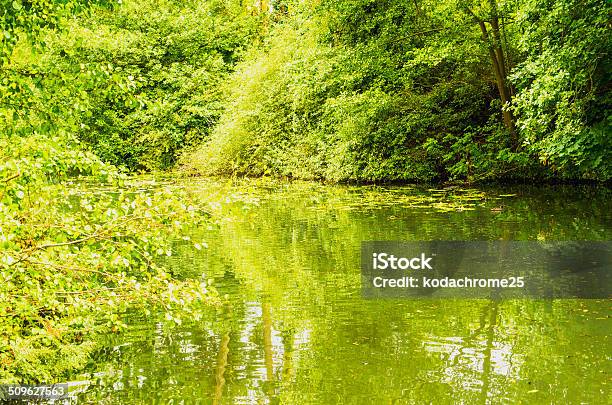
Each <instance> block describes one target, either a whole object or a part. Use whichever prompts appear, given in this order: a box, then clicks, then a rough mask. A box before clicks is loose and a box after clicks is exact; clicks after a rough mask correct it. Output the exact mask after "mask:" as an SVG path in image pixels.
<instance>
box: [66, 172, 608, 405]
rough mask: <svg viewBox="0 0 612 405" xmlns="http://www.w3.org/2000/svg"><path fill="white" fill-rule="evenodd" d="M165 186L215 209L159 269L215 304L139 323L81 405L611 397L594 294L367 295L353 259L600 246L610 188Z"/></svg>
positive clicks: (600, 310)
mask: <svg viewBox="0 0 612 405" xmlns="http://www.w3.org/2000/svg"><path fill="white" fill-rule="evenodd" d="M179 185H181V186H185V187H189V188H192V189H195V190H201V192H202V193H208V194H210V193H211V190H212V191H213V194H215V195H216V196H217V199H220V200H221V201H222V204H221V205H220V206H218V205H216V204H214V205H213V206H211V212H214V215H215V216H216V217H217V218H220V221H219V223H218V226H217V227H213V228H212V229H200V230H196V231H195V232H194V235H193V238H194V239H197V240H203V241H205V242H206V244H207V245H208V248H206V249H202V250H200V251H197V250H194V249H190V248H188V246H186V245H187V244H189V243H192V242H185V241H179V242H177V249H176V250H177V254H176V255H175V256H174V257H173V258H172V260H171V261H170V265H171V266H172V268H174V269H175V270H176V271H177V273H180V274H184V275H189V276H192V277H202V278H203V279H205V280H214V282H213V284H214V285H215V286H216V288H217V289H218V290H219V292H220V293H221V294H222V295H224V296H225V301H226V304H225V305H223V307H221V308H219V309H216V310H211V314H210V317H209V318H207V319H205V320H203V321H200V322H197V323H195V322H187V323H184V324H182V325H181V326H178V327H176V328H174V329H171V330H169V329H167V328H164V327H163V325H161V324H155V323H153V322H148V321H147V320H146V319H145V318H144V317H138V316H136V317H135V318H136V319H137V320H136V321H134V326H133V328H132V329H131V330H130V331H129V332H128V333H126V334H123V335H120V336H117V337H114V338H113V339H112V340H110V341H109V342H108V345H107V347H106V348H105V349H104V350H102V351H101V352H100V353H98V354H97V358H96V363H95V364H94V365H92V367H91V368H90V370H89V372H90V373H89V374H86V375H84V376H80V377H81V378H89V379H91V380H92V381H94V382H97V384H98V385H94V386H92V387H91V388H90V390H89V391H88V392H87V393H86V394H84V395H83V396H82V399H83V400H84V401H92V402H99V403H113V404H114V403H164V404H166V403H175V404H178V403H219V404H221V403H223V404H234V403H236V404H260V403H263V404H265V403H287V404H311V403H312V404H337V403H347V404H366V403H376V404H385V403H387V404H404V403H423V402H427V403H429V402H433V403H469V404H472V403H475V404H477V403H482V404H486V403H516V402H525V403H593V404H604V403H610V400H611V390H610V384H612V381H611V371H612V370H611V366H610V353H612V351H611V348H612V347H611V345H610V340H609V337H608V335H609V331H610V328H611V323H610V315H611V308H610V301H609V300H577V299H564V300H533V299H523V300H510V301H501V302H496V301H491V300H485V299H481V300H449V299H445V300H441V299H427V300H407V299H403V300H402V299H377V300H365V299H363V298H362V297H361V291H360V270H359V264H360V257H359V252H360V244H361V241H364V240H497V239H502V240H610V239H611V238H610V236H611V235H612V203H611V199H610V197H611V196H612V193H611V192H610V190H608V189H598V188H590V187H567V186H565V187H561V186H557V187H553V186H550V187H525V186H515V187H506V188H503V189H502V188H479V189H465V188H464V189H462V188H442V189H430V188H428V187H375V186H324V185H320V184H314V183H301V182H298V183H284V182H272V181H240V182H233V183H225V182H218V181H217V182H215V181H209V180H201V181H195V182H194V181H192V180H189V181H185V182H184V183H182V184H181V183H180V181H179ZM226 196H227V197H228V198H227V201H226V200H225V197H226ZM75 377H76V376H75Z"/></svg>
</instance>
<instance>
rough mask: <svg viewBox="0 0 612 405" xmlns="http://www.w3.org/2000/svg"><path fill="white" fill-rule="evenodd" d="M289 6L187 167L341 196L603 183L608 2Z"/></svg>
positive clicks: (237, 78)
mask: <svg viewBox="0 0 612 405" xmlns="http://www.w3.org/2000/svg"><path fill="white" fill-rule="evenodd" d="M300 4H302V5H301V6H297V5H296V6H294V7H290V16H289V17H287V18H284V19H281V20H280V21H281V23H278V24H276V26H275V27H274V28H273V29H272V31H271V33H270V35H269V36H268V37H267V41H266V43H265V45H263V46H261V47H258V48H254V49H253V50H252V51H251V52H250V53H249V56H248V57H247V58H246V60H245V61H244V62H242V63H241V64H240V65H239V68H238V70H237V72H236V73H235V74H234V76H233V80H232V81H231V82H230V83H229V85H228V87H229V96H228V101H227V109H226V111H225V112H224V114H223V115H222V116H221V119H220V123H219V125H218V126H217V127H216V128H215V130H214V131H213V134H212V137H211V139H210V140H209V141H208V142H207V143H206V144H205V145H204V146H203V147H202V148H201V149H200V150H199V151H198V152H197V153H196V154H192V155H189V157H188V159H186V164H187V165H192V166H194V167H195V168H196V169H198V170H200V171H204V172H212V173H235V174H236V173H237V174H248V175H261V174H274V175H283V176H289V177H300V178H319V179H331V180H341V181H342V180H366V181H385V180H404V181H419V180H421V181H422V180H435V179H438V180H440V179H441V180H444V179H449V178H450V179H468V180H484V179H500V178H508V177H513V178H534V177H543V176H546V177H556V178H590V179H600V180H606V179H609V178H610V170H609V167H610V166H609V164H610V163H609V162H610V150H611V148H610V115H609V109H608V108H607V107H608V105H609V97H610V96H609V93H610V88H609V87H610V86H609V77H610V66H609V60H608V59H609V58H608V53H609V52H608V51H609V49H610V39H609V37H610V35H609V28H610V27H609V15H610V14H609V13H610V5H609V3H606V2H604V1H566V0H555V1H548V2H545V4H542V3H541V2H532V1H520V2H497V1H492V0H491V1H483V2H465V1H448V2H430V1H418V2H404V1H396V0H386V1H371V0H345V1H342V0H341V1H333V0H329V1H322V2H321V3H320V4H319V3H318V2H313V3H312V4H311V5H310V6H309V5H308V4H309V3H305V4H306V5H304V3H300ZM194 160H195V162H193V161H194Z"/></svg>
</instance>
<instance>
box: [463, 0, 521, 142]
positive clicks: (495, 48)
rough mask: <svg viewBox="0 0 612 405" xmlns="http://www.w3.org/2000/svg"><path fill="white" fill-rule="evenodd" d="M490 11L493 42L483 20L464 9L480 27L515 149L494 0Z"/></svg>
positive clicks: (505, 72) (505, 73) (505, 71)
mask: <svg viewBox="0 0 612 405" xmlns="http://www.w3.org/2000/svg"><path fill="white" fill-rule="evenodd" d="M489 3H490V5H491V11H492V14H493V16H492V18H491V21H489V24H490V25H491V32H492V33H493V41H491V39H490V38H489V33H488V31H487V26H486V24H485V21H484V20H483V19H480V18H478V17H477V16H476V14H474V12H473V11H472V10H470V9H469V8H466V11H467V12H468V13H469V14H470V15H471V16H472V18H473V19H474V21H476V22H477V23H478V26H479V27H480V32H481V35H482V40H483V41H484V42H485V43H486V44H487V49H488V50H489V57H490V58H491V65H492V67H493V74H494V76H495V83H496V85H497V90H498V91H499V97H500V99H501V101H502V105H503V107H502V117H503V120H504V125H505V126H506V128H507V129H508V131H509V132H510V137H511V144H512V148H516V147H517V134H516V127H515V126H514V117H513V116H512V112H510V111H509V110H507V107H508V106H509V105H510V102H511V95H510V88H509V86H508V81H507V77H508V71H507V68H506V58H505V55H504V50H503V48H502V46H501V35H500V30H499V16H498V15H497V3H496V2H495V0H489Z"/></svg>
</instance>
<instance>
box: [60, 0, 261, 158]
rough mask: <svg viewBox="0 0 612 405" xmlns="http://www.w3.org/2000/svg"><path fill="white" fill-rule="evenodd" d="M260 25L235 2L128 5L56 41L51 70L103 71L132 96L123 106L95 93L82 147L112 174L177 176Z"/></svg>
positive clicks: (97, 13) (113, 96) (112, 96)
mask: <svg viewBox="0 0 612 405" xmlns="http://www.w3.org/2000/svg"><path fill="white" fill-rule="evenodd" d="M257 21H258V19H257V17H255V16H251V15H250V14H248V13H247V12H246V10H245V9H244V8H243V7H240V6H239V4H238V2H225V1H218V0H216V1H206V2H201V1H180V2H175V1H157V0H156V1H144V2H142V1H127V2H125V4H123V5H122V6H120V7H114V8H113V9H110V10H109V9H107V8H97V9H95V10H94V11H93V12H92V13H90V15H89V16H88V17H87V18H81V19H78V20H75V21H72V22H71V24H70V26H69V27H68V30H67V31H66V32H64V33H62V34H60V35H58V36H57V37H56V38H54V42H53V44H52V46H51V48H52V49H53V51H54V58H53V59H54V63H55V64H57V65H60V66H63V67H64V68H65V69H70V67H71V66H79V65H84V66H89V65H91V64H97V63H103V64H104V65H105V69H107V70H108V72H109V73H110V74H112V75H113V77H116V78H117V79H120V80H121V81H122V82H123V85H124V86H125V88H129V89H130V90H131V93H132V94H133V98H132V99H130V100H125V99H124V98H122V97H118V95H117V93H116V92H115V91H108V89H106V88H100V89H97V90H96V91H94V92H92V93H91V94H90V102H91V104H92V108H91V110H90V112H89V113H88V114H87V115H85V116H84V117H83V126H82V130H81V131H79V137H80V139H82V140H84V141H85V142H87V143H88V144H89V145H90V146H91V148H92V150H93V151H95V153H96V154H97V155H98V156H100V157H101V158H103V159H104V160H105V161H107V162H111V163H113V164H116V165H125V166H127V167H129V168H130V169H157V168H167V167H170V166H172V165H173V164H174V162H175V160H176V157H177V154H178V152H179V151H180V150H181V149H183V148H185V147H187V146H189V145H193V144H196V143H199V142H201V141H202V140H203V139H204V138H205V137H206V136H207V135H208V133H209V132H210V129H211V128H212V126H213V125H214V123H215V122H216V121H217V120H218V117H219V115H220V112H221V109H222V107H221V97H220V93H219V84H220V82H221V81H222V80H224V79H225V77H226V76H227V74H228V73H229V72H230V71H231V69H232V66H233V65H234V64H235V62H236V61H237V58H238V55H239V54H240V52H241V50H242V49H243V48H244V47H245V46H246V45H247V43H248V41H249V39H251V38H252V37H253V36H254V35H255V34H256V33H257Z"/></svg>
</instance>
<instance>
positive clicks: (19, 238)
mask: <svg viewBox="0 0 612 405" xmlns="http://www.w3.org/2000/svg"><path fill="white" fill-rule="evenodd" d="M85 6H86V4H85V2H52V1H45V0H42V1H32V2H23V3H22V2H20V1H18V0H16V1H12V2H7V1H3V2H2V9H1V12H2V14H0V29H1V32H2V34H3V37H2V44H1V45H2V47H1V48H0V49H1V55H2V59H1V60H0V90H1V91H0V134H1V135H0V381H2V382H3V383H6V382H20V383H25V382H36V381H44V382H53V381H57V380H58V379H59V378H61V377H62V376H63V375H66V374H67V373H69V372H71V371H73V370H74V369H75V368H80V367H83V366H84V365H85V364H87V361H88V358H89V357H88V355H89V354H90V353H91V352H92V350H94V349H95V348H96V336H98V334H100V333H102V332H105V333H109V332H111V331H118V330H120V329H122V328H124V327H125V326H126V325H125V323H124V315H125V313H126V311H128V309H130V308H141V309H145V310H147V311H148V310H150V309H153V308H159V309H160V310H161V311H158V312H157V313H158V314H161V316H162V317H164V316H165V319H166V320H168V321H169V322H170V323H175V322H177V321H179V322H180V316H179V315H180V314H181V313H183V314H184V313H185V312H188V313H189V314H190V315H189V316H190V317H193V316H194V315H195V316H196V317H197V316H199V314H201V313H202V310H203V308H205V307H206V306H207V305H208V304H213V303H215V302H216V296H215V293H214V291H213V290H211V289H210V288H207V286H206V285H205V283H203V282H202V281H201V280H199V279H187V278H183V279H180V280H179V275H175V274H171V273H169V272H168V271H167V269H165V267H164V266H163V265H162V262H161V261H160V260H159V258H160V257H166V256H168V255H171V254H172V251H173V250H172V243H173V240H175V239H176V238H179V237H187V236H186V231H187V230H188V229H189V228H190V227H192V226H194V225H198V224H202V223H209V224H210V223H212V219H211V217H210V215H209V214H208V213H207V212H206V211H205V208H206V207H204V205H203V204H204V202H198V200H197V199H195V198H193V197H192V196H190V195H189V194H187V193H186V192H183V191H181V190H176V189H173V188H172V187H171V186H170V185H155V184H148V183H145V184H142V183H141V182H138V181H135V180H131V179H129V178H127V176H126V175H125V174H122V173H121V172H120V171H118V170H117V169H116V168H115V167H113V166H110V165H108V164H107V163H104V162H102V161H101V160H100V158H99V157H98V156H96V155H94V154H93V153H91V152H88V151H86V149H85V148H84V147H83V145H82V144H81V143H80V142H79V140H78V138H77V136H76V134H78V133H79V131H80V130H81V129H82V128H83V126H84V125H86V124H84V122H83V121H82V120H81V119H80V117H82V116H88V115H89V114H92V110H93V109H94V107H95V106H96V105H97V104H96V102H95V100H94V101H92V99H91V98H92V97H91V95H92V94H96V92H100V91H106V92H107V93H108V94H114V95H115V97H116V98H121V99H122V100H125V102H129V101H130V100H133V99H135V98H136V96H135V95H134V94H133V92H132V89H131V87H130V86H128V85H127V83H126V82H125V81H124V79H123V77H121V76H115V75H113V74H112V73H111V71H110V69H107V68H106V66H105V64H104V63H91V64H88V65H85V64H83V65H77V66H76V67H71V68H67V67H65V68H62V66H58V65H57V64H56V63H54V55H53V54H52V53H50V52H48V51H47V49H48V46H49V44H50V43H51V42H50V41H51V40H52V39H53V37H54V35H57V34H58V30H59V29H61V28H62V27H65V26H67V20H68V19H69V18H72V16H74V15H78V14H79V13H81V12H83V11H84V9H85ZM92 115H93V114H92ZM80 176H87V179H88V180H87V181H88V182H90V183H91V182H95V184H98V185H99V187H100V188H99V192H96V193H91V192H88V193H85V192H83V191H82V190H81V184H82V182H83V181H85V180H79V177H80ZM108 187H112V189H113V190H119V191H114V192H112V193H111V192H109V190H108ZM196 247H200V245H199V243H198V244H197V246H196ZM202 304H204V305H202ZM163 314H165V315H163Z"/></svg>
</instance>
